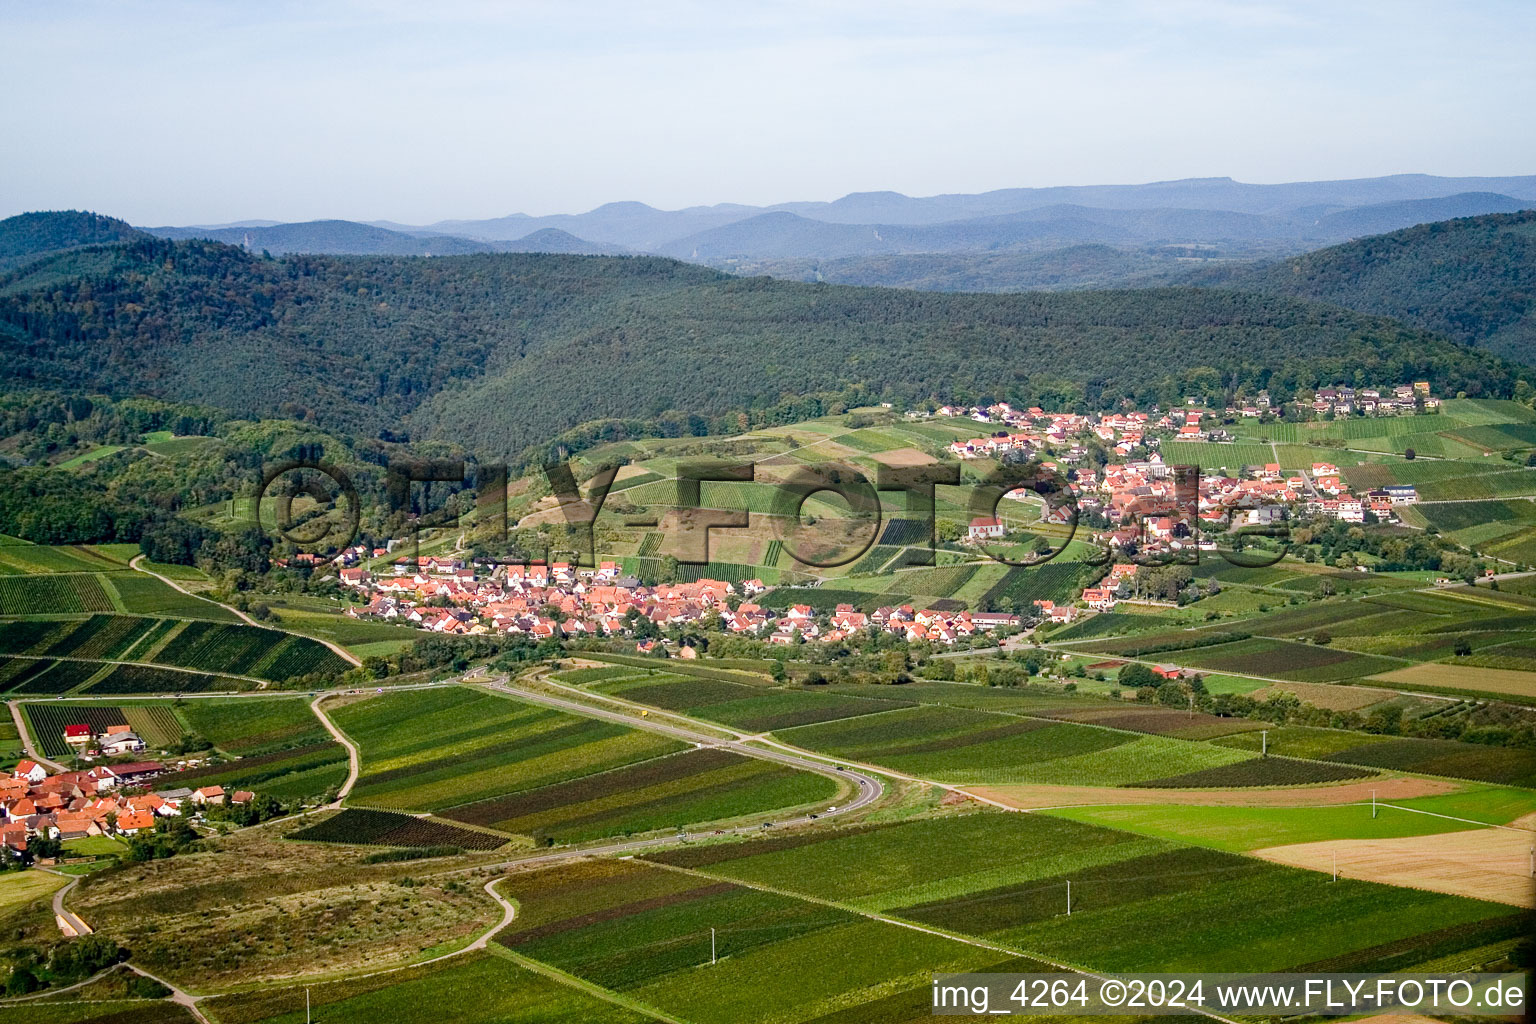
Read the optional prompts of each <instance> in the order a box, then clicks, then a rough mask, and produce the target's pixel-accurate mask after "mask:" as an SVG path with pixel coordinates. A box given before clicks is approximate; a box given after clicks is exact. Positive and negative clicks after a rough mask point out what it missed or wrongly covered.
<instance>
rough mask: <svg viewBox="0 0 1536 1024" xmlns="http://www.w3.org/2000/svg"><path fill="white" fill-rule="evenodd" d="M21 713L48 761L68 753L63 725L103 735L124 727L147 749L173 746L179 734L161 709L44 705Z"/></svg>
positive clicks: (172, 716)
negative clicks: (87, 726) (90, 729)
mask: <svg viewBox="0 0 1536 1024" xmlns="http://www.w3.org/2000/svg"><path fill="white" fill-rule="evenodd" d="M21 709H22V713H23V714H24V715H25V716H26V718H27V724H28V731H29V732H31V733H32V738H33V739H34V740H36V741H37V742H38V744H40V745H41V746H42V748H43V754H44V755H45V756H48V757H63V756H65V755H67V754H68V753H69V747H68V746H67V745H66V744H65V743H64V727H65V726H66V725H89V726H90V727H91V728H92V729H93V730H96V731H104V730H105V729H106V728H107V727H108V726H111V725H122V724H127V725H129V726H131V727H132V728H133V731H134V732H136V733H138V734H139V735H140V736H141V737H143V739H144V742H145V743H146V744H148V745H149V746H151V747H163V746H165V745H167V744H170V743H174V742H175V741H176V740H177V739H178V738H180V736H181V734H182V731H183V730H182V727H181V723H180V722H179V721H178V720H177V718H176V715H175V713H174V712H173V711H172V710H171V709H170V708H169V707H166V706H163V705H155V704H144V705H139V704H130V705H124V706H113V705H107V704H100V703H96V702H92V703H89V704H71V703H65V702H55V701H49V702H48V703H46V704H22V705H21Z"/></svg>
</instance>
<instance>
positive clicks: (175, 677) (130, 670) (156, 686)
mask: <svg viewBox="0 0 1536 1024" xmlns="http://www.w3.org/2000/svg"><path fill="white" fill-rule="evenodd" d="M253 685H255V684H253V683H250V682H247V681H242V680H239V679H231V678H230V677H228V676H216V675H211V674H209V673H207V672H178V671H175V670H173V669H166V668H158V667H156V666H154V665H117V666H115V667H113V668H112V669H111V670H110V671H108V672H107V674H106V675H104V676H102V677H101V678H100V679H98V680H96V681H95V682H94V683H92V684H91V685H90V686H88V687H86V689H85V692H86V693H89V694H92V695H94V694H98V693H176V694H181V693H205V692H207V691H209V690H242V689H249V688H250V687H252V686H253Z"/></svg>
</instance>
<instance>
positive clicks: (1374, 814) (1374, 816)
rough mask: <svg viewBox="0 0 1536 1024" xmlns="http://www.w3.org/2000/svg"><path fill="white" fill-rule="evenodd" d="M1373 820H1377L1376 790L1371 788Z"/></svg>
mask: <svg viewBox="0 0 1536 1024" xmlns="http://www.w3.org/2000/svg"><path fill="white" fill-rule="evenodd" d="M1371 820H1372V821H1375V820H1376V791H1375V790H1374V789H1373V790H1371Z"/></svg>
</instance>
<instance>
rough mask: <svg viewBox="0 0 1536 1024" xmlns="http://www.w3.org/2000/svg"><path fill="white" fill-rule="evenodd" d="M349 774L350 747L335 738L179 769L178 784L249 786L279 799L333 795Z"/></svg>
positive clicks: (312, 799) (226, 786) (309, 798)
mask: <svg viewBox="0 0 1536 1024" xmlns="http://www.w3.org/2000/svg"><path fill="white" fill-rule="evenodd" d="M346 777H347V751H346V749H345V748H344V747H343V746H342V745H341V744H340V743H337V742H335V741H334V740H323V741H320V742H316V743H309V744H304V745H302V746H295V747H284V748H281V749H277V750H272V751H269V752H266V753H260V754H250V755H247V756H243V757H240V758H237V759H235V760H231V761H226V762H224V763H222V764H208V765H203V766H202V767H199V768H189V769H187V770H186V771H180V772H177V773H176V776H175V779H176V783H177V785H183V786H193V787H196V786H223V787H224V788H226V789H250V790H254V791H256V792H258V793H265V794H267V795H268V796H273V797H276V798H278V799H279V800H303V801H310V802H315V801H318V800H319V798H321V797H330V796H334V791H335V790H336V789H337V788H338V787H339V786H340V785H341V784H342V782H343V781H344V780H345V779H346Z"/></svg>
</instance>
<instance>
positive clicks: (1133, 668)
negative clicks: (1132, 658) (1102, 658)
mask: <svg viewBox="0 0 1536 1024" xmlns="http://www.w3.org/2000/svg"><path fill="white" fill-rule="evenodd" d="M1162 681H1163V680H1162V677H1161V676H1159V675H1158V674H1157V673H1155V672H1153V671H1152V670H1151V669H1150V668H1148V667H1147V666H1145V665H1143V664H1141V663H1139V662H1133V663H1131V664H1129V665H1127V666H1125V667H1124V668H1122V669H1121V670H1120V675H1119V676H1118V677H1117V678H1116V680H1115V682H1116V683H1117V684H1119V685H1120V686H1124V687H1126V688H1128V689H1140V688H1141V687H1144V686H1151V687H1156V686H1157V685H1158V684H1159V683H1161V682H1162Z"/></svg>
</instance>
